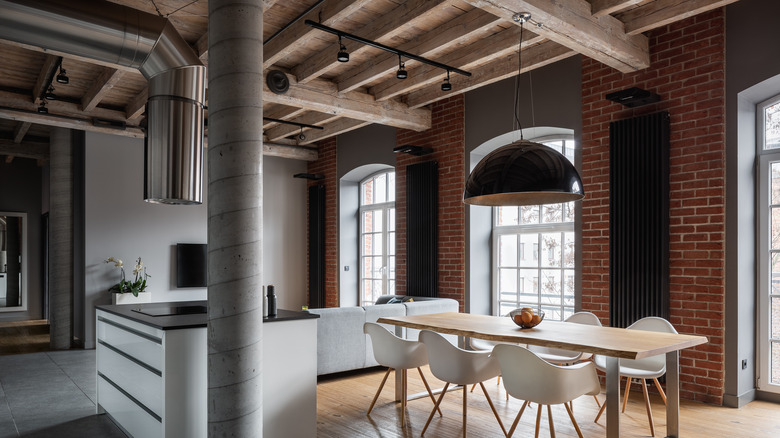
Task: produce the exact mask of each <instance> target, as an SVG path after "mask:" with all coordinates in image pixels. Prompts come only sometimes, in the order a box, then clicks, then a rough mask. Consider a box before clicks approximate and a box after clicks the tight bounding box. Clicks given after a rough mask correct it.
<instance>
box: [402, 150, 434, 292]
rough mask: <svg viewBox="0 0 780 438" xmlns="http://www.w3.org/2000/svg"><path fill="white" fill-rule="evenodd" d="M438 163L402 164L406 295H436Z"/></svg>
mask: <svg viewBox="0 0 780 438" xmlns="http://www.w3.org/2000/svg"><path fill="white" fill-rule="evenodd" d="M438 223H439V165H438V163H437V162H435V161H428V162H425V163H418V164H412V165H410V166H406V294H407V295H412V296H418V297H437V296H439V249H438V242H439V232H438V231H439V227H438Z"/></svg>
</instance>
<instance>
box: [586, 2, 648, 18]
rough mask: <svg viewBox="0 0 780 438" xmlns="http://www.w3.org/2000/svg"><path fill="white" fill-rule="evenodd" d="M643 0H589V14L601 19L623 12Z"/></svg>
mask: <svg viewBox="0 0 780 438" xmlns="http://www.w3.org/2000/svg"><path fill="white" fill-rule="evenodd" d="M643 1H645V0H591V2H590V5H591V12H592V13H593V16H594V17H603V16H605V15H610V14H614V13H617V12H620V11H624V10H626V9H628V8H630V7H631V6H634V5H637V4H639V3H642V2H643Z"/></svg>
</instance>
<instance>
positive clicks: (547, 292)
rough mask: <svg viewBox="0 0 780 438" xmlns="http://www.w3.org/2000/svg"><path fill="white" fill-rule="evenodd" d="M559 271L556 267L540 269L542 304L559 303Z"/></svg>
mask: <svg viewBox="0 0 780 438" xmlns="http://www.w3.org/2000/svg"><path fill="white" fill-rule="evenodd" d="M561 292H562V290H561V271H559V270H557V269H544V270H542V294H541V303H542V304H562V303H561V295H562V294H561Z"/></svg>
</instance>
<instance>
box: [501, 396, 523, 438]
mask: <svg viewBox="0 0 780 438" xmlns="http://www.w3.org/2000/svg"><path fill="white" fill-rule="evenodd" d="M526 406H528V400H526V401H525V402H523V406H522V407H520V412H518V413H517V417H515V421H514V422H513V423H512V427H511V428H510V429H509V433H508V434H506V436H507V438H512V434H513V433H515V428H517V423H519V422H520V417H522V416H523V411H525V407H526Z"/></svg>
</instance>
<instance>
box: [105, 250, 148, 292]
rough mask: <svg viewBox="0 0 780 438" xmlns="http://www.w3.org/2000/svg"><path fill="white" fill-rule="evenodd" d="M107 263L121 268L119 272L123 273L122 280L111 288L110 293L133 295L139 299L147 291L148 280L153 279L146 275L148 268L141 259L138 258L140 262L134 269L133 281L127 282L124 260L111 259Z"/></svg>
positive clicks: (137, 262) (137, 261) (136, 263)
mask: <svg viewBox="0 0 780 438" xmlns="http://www.w3.org/2000/svg"><path fill="white" fill-rule="evenodd" d="M105 263H113V264H114V266H115V267H117V268H119V271H120V272H121V273H122V278H121V279H120V280H119V283H117V284H115V285H113V286H111V287H110V288H109V289H108V291H109V292H116V293H120V294H124V293H131V294H133V296H136V297H137V296H138V293H139V292H143V291H144V290H146V279H147V278H149V277H151V275H149V274H147V273H146V266H144V263H143V262H142V261H141V257H138V260H136V261H135V268H133V277H134V279H133V281H130V280H127V279H126V278H125V265H124V263H122V260H120V259H117V258H114V257H109V258H107V259H106V260H105Z"/></svg>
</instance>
